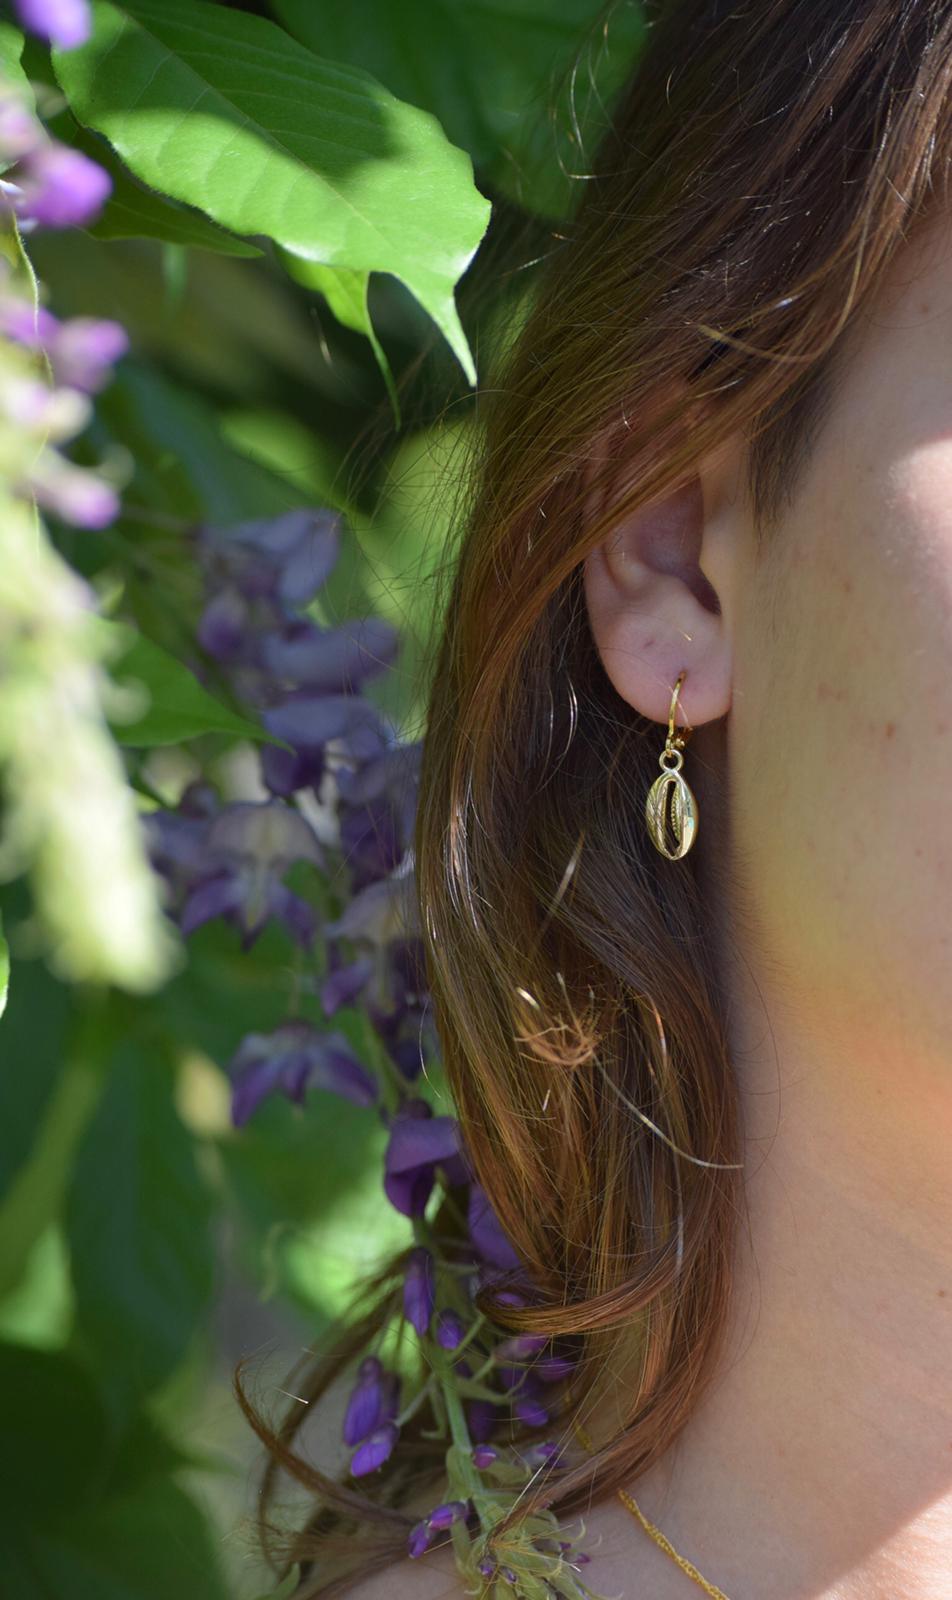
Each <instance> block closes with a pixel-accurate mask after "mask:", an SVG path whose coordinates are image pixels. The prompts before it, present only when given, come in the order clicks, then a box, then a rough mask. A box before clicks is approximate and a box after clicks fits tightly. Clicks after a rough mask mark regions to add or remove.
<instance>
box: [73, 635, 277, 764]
mask: <svg viewBox="0 0 952 1600" xmlns="http://www.w3.org/2000/svg"><path fill="white" fill-rule="evenodd" d="M95 627H96V630H97V632H100V633H102V634H103V635H104V636H105V638H106V639H107V640H108V644H109V650H110V654H111V655H112V657H113V659H112V660H111V662H110V670H111V673H112V676H113V678H114V679H115V681H116V682H117V683H118V684H120V685H125V686H126V687H127V688H139V687H141V688H142V689H143V690H144V691H145V693H146V695H147V697H148V703H147V704H146V705H145V706H144V707H143V709H142V711H141V713H140V714H138V715H136V716H135V717H133V718H132V719H131V720H129V721H117V722H116V723H115V725H114V727H113V732H114V733H115V735H116V738H117V739H118V740H119V742H120V744H126V745H131V746H132V747H133V748H134V749H145V748H148V747H151V746H153V745H162V744H181V743H182V741H183V740H184V739H195V738H197V737H198V735H199V734H203V733H226V734H230V735H231V736H232V737H233V738H236V739H257V740H266V741H268V742H273V741H271V739H270V735H269V734H267V733H266V732H265V730H264V729H263V728H261V727H259V726H258V724H257V723H254V722H251V721H250V720H249V719H248V718H246V717H242V716H239V715H238V713H237V712H236V711H231V710H230V709H229V708H228V706H225V705H222V703H221V701H220V700H216V699H215V697H214V695H210V694H209V693H208V690H207V689H203V688H202V685H201V684H200V683H199V681H198V679H197V678H196V677H195V675H194V674H193V673H191V672H190V671H189V670H188V667H186V666H183V664H182V662H181V661H176V659H175V657H174V656H170V655H169V654H168V652H167V651H166V650H162V649H161V648H160V647H159V645H157V644H153V643H152V641H151V639H146V638H145V636H144V635H143V634H141V633H137V632H136V630H135V628H132V627H130V626H129V624H128V623H127V622H120V621H114V620H111V619H107V618H105V617H97V618H96V619H95Z"/></svg>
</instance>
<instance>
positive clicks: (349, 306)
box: [279, 250, 400, 428]
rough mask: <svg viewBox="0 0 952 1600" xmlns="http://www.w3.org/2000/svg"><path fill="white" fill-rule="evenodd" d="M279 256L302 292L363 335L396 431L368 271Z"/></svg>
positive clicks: (393, 390)
mask: <svg viewBox="0 0 952 1600" xmlns="http://www.w3.org/2000/svg"><path fill="white" fill-rule="evenodd" d="M279 254H280V256H281V259H282V261H283V262H284V265H285V266H286V267H287V269H288V271H289V272H290V274H291V276H292V278H294V279H295V280H296V282H298V283H300V284H302V285H303V286H304V288H305V289H316V290H317V292H318V294H322V295H323V296H324V299H325V300H326V301H327V304H328V305H329V306H330V308H331V310H332V311H333V313H334V315H335V317H336V318H337V320H338V322H340V323H342V324H343V326H344V327H345V328H353V330H354V332H355V333H362V334H364V335H365V336H366V337H367V339H369V341H370V348H371V349H372V350H373V353H374V356H375V358H376V361H377V365H378V367H379V368H380V371H381V374H382V375H383V381H384V383H385V384H386V386H387V394H388V395H389V396H390V404H391V406H392V407H393V418H394V424H395V426H396V427H397V428H399V426H400V400H399V397H398V395H397V386H396V384H395V383H394V381H393V373H392V372H391V370H390V363H389V361H388V360H387V356H386V352H385V351H384V348H383V345H382V344H381V343H380V340H379V339H378V338H377V335H376V333H375V331H374V326H373V323H372V322H371V320H370V311H369V309H368V306H367V289H368V286H369V283H370V274H369V272H348V271H347V270H346V269H344V268H334V267H322V266H320V265H319V264H318V263H317V262H314V261H302V260H300V258H299V257H298V256H292V255H290V254H289V253H288V252H287V251H286V250H282V251H280V252H279Z"/></svg>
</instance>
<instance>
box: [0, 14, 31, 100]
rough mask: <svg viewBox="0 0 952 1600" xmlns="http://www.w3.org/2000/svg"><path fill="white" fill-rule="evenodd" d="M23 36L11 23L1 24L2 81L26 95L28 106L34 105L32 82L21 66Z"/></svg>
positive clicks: (0, 66) (0, 67)
mask: <svg viewBox="0 0 952 1600" xmlns="http://www.w3.org/2000/svg"><path fill="white" fill-rule="evenodd" d="M23 42H24V41H23V34H22V33H21V32H20V29H19V28H15V27H14V26H13V24H12V23H10V22H0V80H2V81H3V84H4V86H5V87H6V86H7V85H9V86H11V87H13V88H15V89H19V90H20V92H21V93H22V94H23V95H25V97H26V100H27V104H28V105H30V106H32V105H33V90H32V89H31V88H30V80H29V78H28V77H27V75H26V73H25V72H24V70H23V68H22V66H21V65H20V57H21V56H22V54H23Z"/></svg>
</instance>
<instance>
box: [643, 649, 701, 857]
mask: <svg viewBox="0 0 952 1600" xmlns="http://www.w3.org/2000/svg"><path fill="white" fill-rule="evenodd" d="M686 676H687V674H686V673H684V672H682V673H681V675H680V677H679V678H678V681H677V683H676V684H675V686H674V692H673V694H672V696H671V709H670V711H669V713H668V736H667V738H666V739H665V741H664V749H663V750H662V752H661V754H660V756H659V757H658V765H659V766H660V768H661V776H660V778H655V781H654V783H653V784H652V785H651V788H650V789H649V790H648V798H647V800H646V801H645V819H646V821H647V824H648V832H649V833H650V835H651V839H652V843H653V844H655V845H656V846H657V848H658V849H659V850H660V851H661V854H662V855H663V856H667V858H668V860H669V861H678V860H680V858H681V856H686V855H687V853H688V851H689V850H690V848H691V846H692V844H693V843H694V839H695V835H696V834H697V801H696V800H695V798H694V795H693V794H692V793H691V789H690V786H689V785H688V783H687V780H686V779H685V778H683V777H682V776H681V766H682V764H683V762H684V757H683V755H682V754H681V752H682V750H683V749H684V746H685V744H686V743H687V740H688V737H689V736H690V734H691V733H692V732H693V729H691V728H689V727H683V728H682V729H680V731H679V732H676V731H675V726H674V711H675V707H676V705H677V703H678V690H679V689H680V687H681V685H682V683H683V682H684V680H685V677H686ZM669 790H673V794H672V797H671V826H672V829H673V831H674V837H675V841H676V848H675V849H674V850H669V849H668V840H667V816H666V812H667V802H668V791H669Z"/></svg>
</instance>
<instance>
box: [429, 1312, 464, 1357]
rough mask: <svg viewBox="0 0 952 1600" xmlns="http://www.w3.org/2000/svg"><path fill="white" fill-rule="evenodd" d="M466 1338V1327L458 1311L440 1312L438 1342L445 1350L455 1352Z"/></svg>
mask: <svg viewBox="0 0 952 1600" xmlns="http://www.w3.org/2000/svg"><path fill="white" fill-rule="evenodd" d="M465 1337H466V1325H465V1323H464V1322H463V1319H462V1317H461V1316H459V1314H458V1313H457V1312H456V1311H449V1310H443V1311H438V1312H437V1315H436V1342H437V1344H438V1345H440V1346H441V1348H442V1349H443V1350H455V1349H456V1347H457V1345H459V1344H462V1342H463V1340H464V1338H465Z"/></svg>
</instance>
